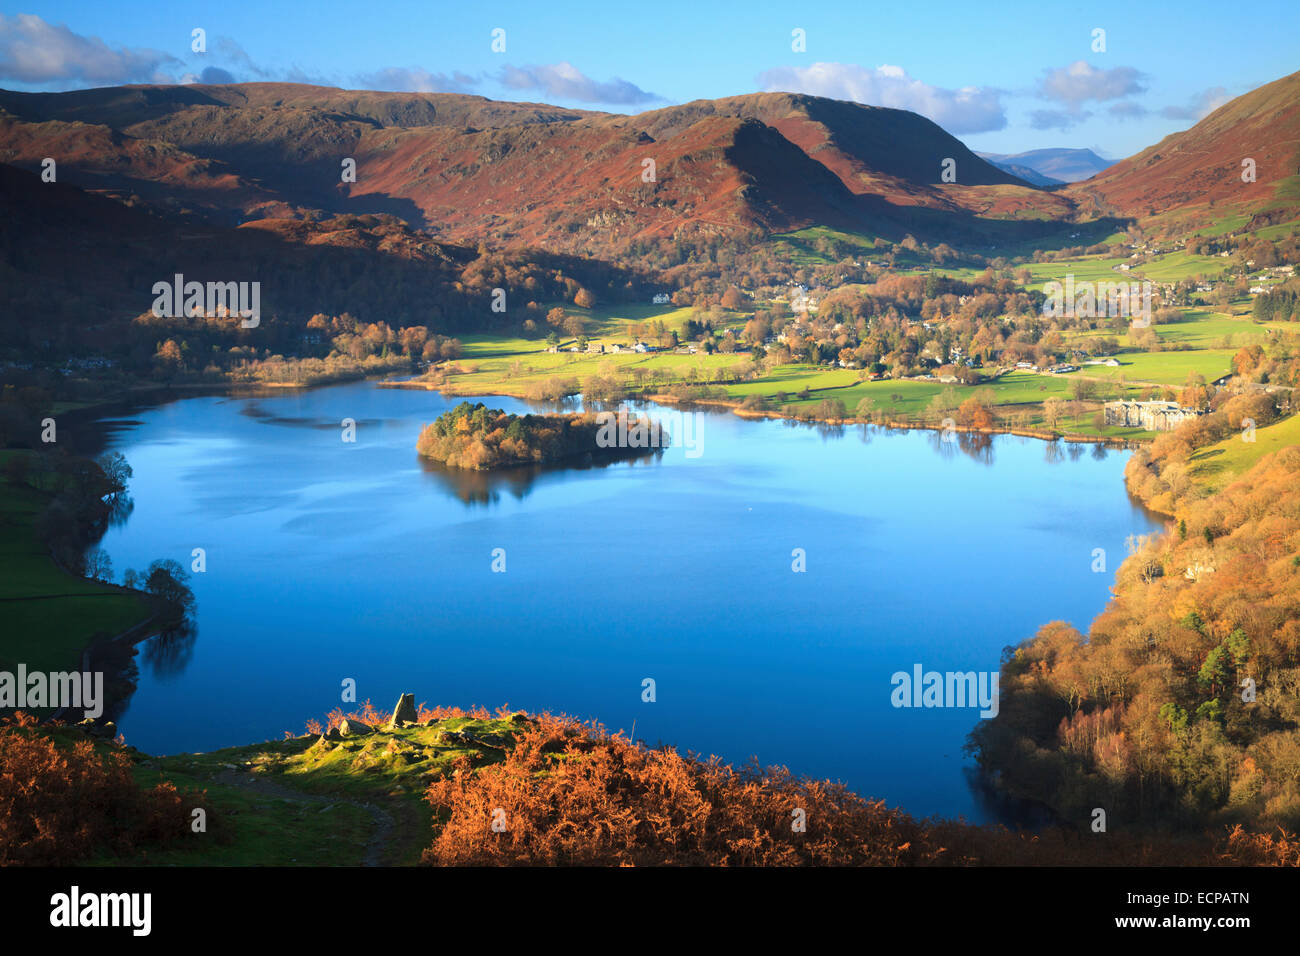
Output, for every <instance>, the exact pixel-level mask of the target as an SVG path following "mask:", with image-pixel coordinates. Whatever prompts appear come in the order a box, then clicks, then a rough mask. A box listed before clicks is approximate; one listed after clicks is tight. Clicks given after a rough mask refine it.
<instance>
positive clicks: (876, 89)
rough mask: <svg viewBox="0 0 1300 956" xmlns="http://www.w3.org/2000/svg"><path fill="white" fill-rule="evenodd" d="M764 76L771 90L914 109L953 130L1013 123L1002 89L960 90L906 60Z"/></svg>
mask: <svg viewBox="0 0 1300 956" xmlns="http://www.w3.org/2000/svg"><path fill="white" fill-rule="evenodd" d="M758 82H759V85H760V86H761V87H762V88H763V89H764V90H769V91H775V90H781V91H784V92H787V93H809V94H812V95H814V96H828V97H833V98H835V99H839V100H854V101H855V102H858V103H865V104H867V105H868V106H888V107H890V108H892V109H899V110H911V111H912V112H914V113H920V114H921V115H922V116H925V117H927V118H929V119H931V120H933V121H934V122H936V123H938V124H939V125H940V126H942V127H943V128H944V129H946V130H947V131H948V132H950V133H985V132H989V131H991V130H998V129H1002V128H1004V127H1005V126H1006V125H1007V117H1006V111H1005V110H1004V109H1003V107H1002V100H1001V94H1000V92H999V91H997V90H992V89H981V88H980V87H975V86H965V87H962V88H961V89H959V90H949V89H944V88H943V87H938V86H931V85H930V84H928V83H922V82H921V81H920V80H917V79H914V78H913V77H910V76H908V74H907V71H906V70H904V69H903V68H902V67H901V66H891V65H884V66H878V67H876V68H875V69H874V70H873V69H869V68H867V67H863V66H858V65H856V64H853V63H814V64H812V65H811V66H806V67H799V66H779V67H775V68H773V69H770V70H764V71H763V72H762V73H760V74H759V76H758Z"/></svg>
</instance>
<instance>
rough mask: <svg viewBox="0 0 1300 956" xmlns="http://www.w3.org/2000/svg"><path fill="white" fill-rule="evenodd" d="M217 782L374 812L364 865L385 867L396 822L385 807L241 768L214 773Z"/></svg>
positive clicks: (281, 797) (268, 794) (300, 800)
mask: <svg viewBox="0 0 1300 956" xmlns="http://www.w3.org/2000/svg"><path fill="white" fill-rule="evenodd" d="M212 779H213V781H215V782H216V783H220V784H222V785H224V786H228V787H237V788H239V789H240V790H245V791H248V792H249V793H256V794H259V795H260V796H263V797H270V798H272V799H274V800H290V801H293V802H296V803H311V804H317V805H319V804H324V803H348V804H351V805H352V806H354V807H360V808H361V809H362V810H364V811H366V813H368V814H370V818H371V820H373V821H374V824H375V832H374V833H373V834H372V835H371V837H370V839H369V840H368V841H366V850H365V854H364V856H363V857H362V860H361V865H362V866H383V865H384V862H383V855H384V850H386V849H387V848H388V845H389V843H390V842H391V841H392V836H393V830H394V824H393V815H392V814H391V813H389V812H388V811H387V810H385V809H384V808H383V807H378V806H375V805H374V804H373V803H363V802H361V801H360V800H349V799H346V798H344V797H326V796H322V795H321V794H316V793H304V792H303V791H301V790H293V789H291V788H289V787H286V786H284V785H283V784H279V783H276V782H275V781H274V780H267V779H266V778H265V777H259V776H256V775H254V774H250V773H245V772H241V771H238V770H223V771H221V773H219V774H217V775H216V776H214V777H213V778H212Z"/></svg>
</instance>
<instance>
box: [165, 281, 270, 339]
mask: <svg viewBox="0 0 1300 956" xmlns="http://www.w3.org/2000/svg"><path fill="white" fill-rule="evenodd" d="M152 291H153V294H154V295H155V296H156V298H155V299H154V300H153V309H152V311H153V314H154V315H155V316H157V317H158V318H160V319H163V318H167V319H181V318H185V317H186V316H193V315H238V316H239V317H240V318H241V319H243V321H242V322H240V323H239V324H240V326H241V327H242V328H245V329H255V328H257V326H258V324H259V323H260V322H261V321H262V283H260V282H208V283H206V284H205V283H202V282H186V281H185V276H184V275H182V274H181V273H179V272H178V273H176V276H175V278H174V279H173V281H171V282H155V283H154V284H153V290H152Z"/></svg>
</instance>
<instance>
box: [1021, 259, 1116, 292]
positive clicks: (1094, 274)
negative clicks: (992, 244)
mask: <svg viewBox="0 0 1300 956" xmlns="http://www.w3.org/2000/svg"><path fill="white" fill-rule="evenodd" d="M1128 261H1129V260H1128V259H1127V258H1124V257H1122V256H1121V257H1107V256H1083V257H1081V258H1078V259H1070V260H1067V261H1065V262H1030V263H1028V264H1026V265H1025V266H1024V268H1026V269H1028V270H1029V274H1030V275H1031V276H1032V277H1033V279H1032V282H1033V284H1034V285H1037V286H1039V287H1041V285H1042V283H1045V282H1050V281H1052V280H1056V281H1058V282H1064V281H1065V277H1066V276H1074V281H1075V282H1121V281H1131V276H1129V275H1128V274H1127V273H1124V272H1120V271H1119V269H1118V268H1117V267H1118V266H1119V264H1120V263H1122V262H1128ZM1016 268H1017V269H1019V268H1020V267H1019V266H1017V267H1016ZM1031 288H1032V286H1031Z"/></svg>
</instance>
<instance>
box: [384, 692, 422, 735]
mask: <svg viewBox="0 0 1300 956" xmlns="http://www.w3.org/2000/svg"><path fill="white" fill-rule="evenodd" d="M417 716H418V715H417V714H416V712H415V695H414V694H403V695H402V696H401V697H399V698H398V699H397V706H396V707H394V708H393V717H392V719H391V720H389V721H388V729H389V730H396V729H397V728H398V727H406V726H408V725H410V724H414V723H415V722H416V717H417Z"/></svg>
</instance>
